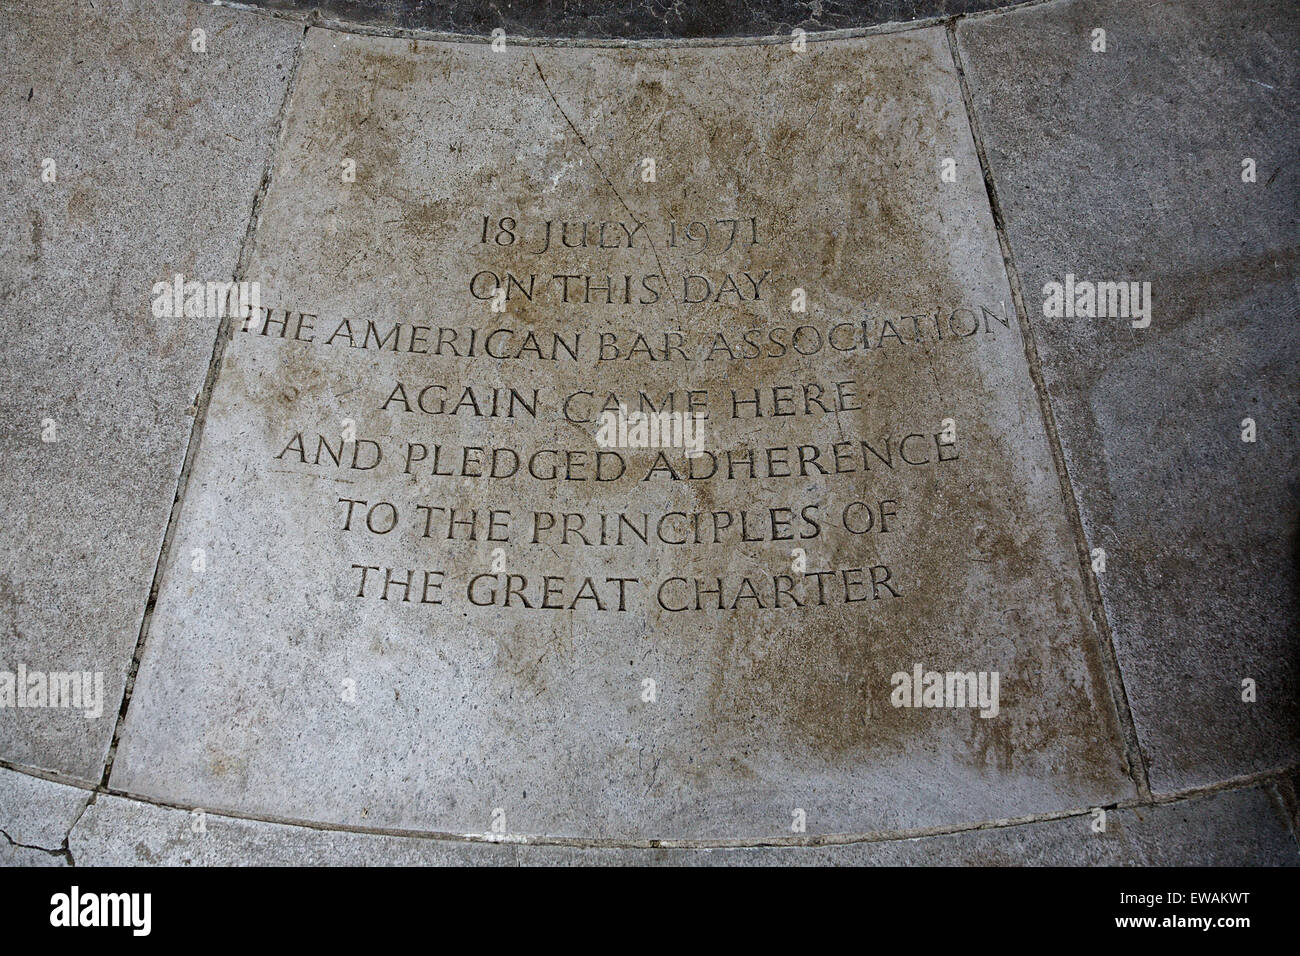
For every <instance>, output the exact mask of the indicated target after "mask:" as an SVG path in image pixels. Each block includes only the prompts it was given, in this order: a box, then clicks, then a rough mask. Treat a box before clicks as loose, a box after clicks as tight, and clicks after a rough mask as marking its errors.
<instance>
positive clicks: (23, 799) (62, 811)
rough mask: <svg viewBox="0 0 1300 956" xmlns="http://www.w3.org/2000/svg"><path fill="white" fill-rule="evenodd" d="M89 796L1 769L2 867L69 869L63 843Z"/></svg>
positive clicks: (26, 775) (0, 863)
mask: <svg viewBox="0 0 1300 956" xmlns="http://www.w3.org/2000/svg"><path fill="white" fill-rule="evenodd" d="M89 800H90V793H89V792H88V791H85V790H78V789H77V788H76V787H69V786H67V785H65V784H61V783H53V782H51V781H49V780H43V779H41V778H39V777H32V776H29V775H28V774H25V773H17V772H15V771H13V770H6V769H5V768H3V767H0V866H66V865H67V859H66V857H64V856H62V855H61V851H62V848H63V841H64V839H65V838H66V837H67V835H68V831H69V830H71V829H72V824H73V823H74V822H75V821H76V819H77V815H78V814H80V813H81V811H82V810H83V809H84V808H85V806H86V803H87V802H88V801H89Z"/></svg>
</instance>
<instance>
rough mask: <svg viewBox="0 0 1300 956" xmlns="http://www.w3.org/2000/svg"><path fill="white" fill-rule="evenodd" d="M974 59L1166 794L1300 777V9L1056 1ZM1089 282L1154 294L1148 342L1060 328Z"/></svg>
mask: <svg viewBox="0 0 1300 956" xmlns="http://www.w3.org/2000/svg"><path fill="white" fill-rule="evenodd" d="M1096 29H1104V30H1105V31H1106V44H1107V49H1106V52H1093V50H1092V45H1093V31H1094V30H1096ZM958 38H959V42H960V50H961V55H962V58H963V61H964V65H965V69H966V72H967V76H968V79H969V84H970V88H971V92H972V96H973V101H974V105H975V109H976V115H977V121H978V126H979V128H980V130H981V131H982V136H983V138H984V141H985V145H986V148H987V154H988V160H989V164H990V166H991V169H992V173H993V177H994V179H995V181H996V183H997V189H998V194H999V197H1000V200H1001V206H1002V213H1003V216H1004V217H1005V220H1006V228H1007V234H1008V237H1009V241H1010V244H1011V250H1012V255H1013V258H1014V261H1015V264H1016V266H1017V269H1018V271H1019V274H1020V276H1021V279H1022V281H1023V285H1024V289H1025V295H1026V297H1027V307H1028V309H1029V312H1030V315H1031V325H1032V327H1033V329H1034V338H1035V341H1036V344H1037V350H1038V354H1039V356H1040V357H1041V360H1042V369H1043V377H1044V380H1045V382H1046V385H1047V389H1048V391H1049V393H1050V397H1051V402H1052V408H1053V411H1054V415H1055V420H1056V423H1057V426H1058V428H1059V431H1060V436H1061V442H1062V445H1063V448H1064V454H1065V459H1066V464H1067V467H1068V472H1069V475H1070V479H1071V481H1072V482H1073V485H1074V489H1075V495H1076V497H1077V498H1078V501H1079V507H1080V509H1081V512H1082V518H1083V524H1084V530H1085V533H1086V536H1087V539H1088V544H1089V547H1090V548H1102V549H1104V550H1105V553H1106V569H1105V572H1104V573H1101V574H1100V575H1099V576H1098V580H1099V583H1100V587H1101V593H1102V596H1103V598H1104V603H1105V611H1106V615H1107V618H1108V620H1109V622H1110V627H1111V630H1112V631H1113V634H1114V641H1115V645H1116V650H1117V654H1118V658H1119V663H1120V667H1121V670H1122V673H1123V678H1124V684H1125V687H1126V688H1127V692H1128V696H1129V701H1130V703H1131V706H1132V712H1133V715H1134V720H1135V722H1136V725H1137V731H1138V735H1139V738H1140V742H1141V745H1142V748H1143V751H1144V752H1145V754H1146V756H1147V759H1148V761H1149V764H1150V778H1151V783H1152V786H1153V787H1154V788H1155V789H1156V790H1157V791H1175V790H1178V789H1181V788H1185V787H1189V786H1194V785H1199V784H1204V783H1209V782H1213V781H1216V780H1221V779H1226V778H1230V777H1232V776H1235V775H1239V774H1245V773H1250V772H1255V771H1260V770H1266V769H1269V768H1274V767H1285V766H1288V765H1293V764H1295V762H1296V759H1297V754H1300V675H1298V673H1297V661H1300V627H1298V626H1297V624H1298V623H1300V608H1298V605H1297V589H1296V586H1295V582H1296V571H1295V569H1296V541H1297V504H1298V502H1300V482H1298V481H1297V474H1298V473H1300V469H1298V468H1297V465H1298V464H1300V457H1298V456H1300V441H1297V438H1298V437H1300V409H1298V408H1297V405H1296V401H1295V398H1296V394H1297V390H1296V386H1297V378H1296V368H1297V357H1298V356H1300V323H1297V317H1298V316H1300V303H1298V301H1297V285H1296V280H1295V274H1296V246H1295V236H1296V234H1297V233H1296V229H1297V218H1298V217H1297V212H1298V206H1297V198H1296V197H1297V196H1298V195H1300V190H1298V189H1297V185H1298V183H1297V180H1298V178H1300V170H1297V167H1296V165H1295V163H1294V162H1293V159H1294V157H1295V155H1296V152H1297V147H1300V135H1298V133H1297V126H1296V124H1295V122H1294V116H1293V110H1294V103H1295V101H1296V97H1297V95H1300V68H1298V67H1297V63H1296V58H1295V50H1296V47H1297V43H1298V42H1300V17H1297V16H1296V8H1295V5H1294V4H1293V3H1289V2H1281V0H1279V2H1260V3H1251V4H1232V3H1223V2H1212V0H1187V2H1180V3H1169V4H1130V3H1123V2H1093V0H1088V2H1068V3H1050V4H1045V5H1043V6H1038V7H1033V8H1029V9H1025V10H1021V11H1015V12H1009V13H1007V14H1001V15H995V16H990V17H987V18H981V19H979V20H977V21H975V20H972V21H968V22H962V23H961V24H960V25H959V27H958ZM1247 158H1248V159H1252V160H1253V161H1254V163H1255V167H1256V171H1257V181H1256V182H1250V183H1248V182H1244V181H1243V165H1242V164H1243V160H1244V159H1247ZM1067 275H1072V276H1074V277H1076V278H1077V280H1079V281H1090V282H1097V281H1130V282H1149V283H1150V284H1151V285H1150V288H1151V296H1152V303H1153V308H1152V314H1151V320H1150V325H1149V327H1146V328H1135V327H1133V324H1132V321H1133V320H1131V319H1125V318H1115V317H1107V318H1082V317H1075V318H1067V317H1061V318H1052V317H1049V316H1048V315H1046V314H1045V313H1044V311H1043V308H1044V306H1045V304H1046V303H1045V299H1046V296H1047V292H1046V287H1047V285H1048V283H1051V282H1064V281H1065V277H1066V276H1067ZM1138 321H1141V319H1139V320H1138ZM1247 418H1250V419H1253V420H1254V422H1255V423H1256V427H1257V438H1256V441H1255V442H1253V443H1247V442H1245V441H1243V440H1242V434H1243V422H1244V420H1245V419H1247ZM1247 678H1249V679H1251V680H1253V681H1254V682H1255V683H1256V685H1257V700H1256V701H1255V702H1254V703H1245V702H1243V699H1242V698H1243V684H1242V682H1243V680H1244V679H1247Z"/></svg>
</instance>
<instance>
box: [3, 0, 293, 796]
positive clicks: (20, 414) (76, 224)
mask: <svg viewBox="0 0 1300 956" xmlns="http://www.w3.org/2000/svg"><path fill="white" fill-rule="evenodd" d="M237 16H239V15H236V14H232V13H231V12H229V11H222V10H214V9H208V8H204V7H201V6H197V5H194V4H177V3H169V2H147V0H146V2H131V3H125V4H114V5H112V6H111V7H106V6H105V5H104V4H100V5H99V6H98V7H97V8H96V7H92V6H91V5H90V4H86V3H73V2H68V0H59V2H52V3H41V4H6V5H5V6H4V8H3V9H0V88H2V89H3V95H4V104H5V105H4V107H3V108H2V109H0V131H2V132H3V137H2V138H3V142H4V146H3V147H2V150H3V155H4V160H5V167H6V169H7V170H9V177H8V180H7V188H6V189H5V190H4V192H3V194H0V246H3V248H4V249H5V252H6V254H5V255H4V257H3V259H0V459H3V477H4V491H3V495H0V521H3V525H4V537H5V543H6V546H5V547H4V549H3V551H2V552H0V630H2V632H3V639H0V703H3V705H4V706H0V757H3V758H4V759H6V760H10V761H14V762H17V763H21V764H26V765H30V766H34V767H40V768H45V769H49V770H57V771H61V772H63V773H66V774H69V775H72V776H74V777H78V778H82V779H84V780H93V781H95V782H98V780H99V778H100V776H101V774H102V772H103V765H104V759H105V754H106V752H107V750H108V747H109V742H110V740H111V738H112V734H113V725H114V721H115V719H116V717H117V713H118V709H119V705H120V703H121V700H122V688H123V681H124V678H125V676H126V672H127V669H128V667H129V665H130V661H131V655H132V652H133V650H134V648H135V644H136V639H137V636H138V635H139V632H140V623H141V616H142V615H143V613H144V609H145V604H146V602H147V599H148V595H149V588H150V582H151V580H152V578H153V573H154V568H155V564H156V562H157V560H158V554H159V548H160V546H161V543H162V537H163V532H164V529H165V527H166V523H167V516H168V513H169V510H170V508H171V504H172V500H173V498H174V496H175V493H176V481H177V476H178V473H179V471H180V468H181V463H182V461H183V459H184V456H185V448H186V443H187V441H188V438H189V435H190V432H191V429H192V427H193V423H194V419H193V417H192V416H193V412H194V409H193V408H192V407H191V406H192V405H193V403H194V402H195V400H196V397H197V395H198V393H199V390H200V388H201V387H202V385H203V381H204V376H205V374H206V372H207V369H208V365H209V360H210V357H211V354H212V346H213V343H214V341H215V336H216V329H217V320H216V319H205V318H201V317H190V318H185V317H182V318H178V319H165V318H155V316H154V314H153V312H152V310H151V296H150V292H151V288H152V286H153V284H154V283H155V282H157V281H160V280H163V279H167V280H170V279H172V277H173V276H174V275H175V274H177V273H182V274H185V275H186V276H188V277H190V278H192V279H198V280H200V281H207V280H213V281H229V279H230V278H231V275H232V273H233V271H234V268H235V262H236V258H237V254H238V250H239V245H240V241H241V240H242V238H243V236H244V234H245V231H246V227H247V223H248V219H249V215H250V213H251V210H252V204H253V197H254V194H255V193H256V191H257V188H258V184H259V182H260V180H261V177H262V173H263V169H264V165H265V163H266V162H267V159H268V156H269V152H270V149H271V146H272V139H273V132H272V131H273V126H274V121H275V119H276V116H277V114H278V111H279V107H280V105H281V102H282V99H283V96H284V93H285V90H286V82H287V77H288V72H289V68H290V66H291V63H292V57H293V51H294V46H295V43H296V41H297V39H298V37H299V36H300V35H301V29H300V28H299V27H295V26H293V25H290V24H285V23H278V22H273V21H270V20H266V19H262V18H258V19H256V20H249V19H247V18H243V19H241V20H240V21H239V22H238V24H236V22H235V18H236V17H237ZM195 30H202V31H204V35H205V36H206V38H207V43H206V49H207V50H208V52H207V53H206V54H198V53H195V52H193V51H192V49H191V42H192V41H191V38H192V35H193V31H195ZM55 674H63V675H76V685H77V688H78V695H77V697H76V698H73V697H71V695H70V689H71V684H70V683H67V682H66V681H65V682H64V683H59V681H58V680H57V679H56V678H55V677H54V676H53V675H55ZM82 675H85V680H84V687H85V689H86V691H87V693H86V694H85V695H82V694H81V693H80V689H81V687H82V686H83V680H82ZM20 677H21V679H22V680H21V683H22V686H23V688H24V689H27V688H29V687H30V689H31V690H32V693H30V694H26V693H20V692H19V689H18V687H16V686H15V685H16V684H17V683H18V682H19V679H20ZM68 680H71V678H68ZM52 681H54V683H55V686H56V687H59V688H64V689H67V690H68V691H69V693H68V694H67V695H66V696H65V695H64V694H63V693H62V692H60V693H59V696H58V700H59V701H60V702H63V701H64V700H68V701H69V702H70V703H74V704H76V706H58V707H55V706H50V705H51V703H52V702H53V700H54V695H53V694H52V693H51V692H50V691H49V687H50V686H51V682H52ZM29 682H30V684H29ZM36 688H40V692H39V694H37V693H36Z"/></svg>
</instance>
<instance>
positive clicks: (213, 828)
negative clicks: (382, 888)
mask: <svg viewBox="0 0 1300 956" xmlns="http://www.w3.org/2000/svg"><path fill="white" fill-rule="evenodd" d="M199 831H201V832H199ZM68 849H69V850H70V851H71V854H72V858H73V859H74V860H76V862H77V865H78V866H511V865H514V863H515V848H514V846H512V845H511V844H508V843H471V842H462V841H457V840H432V839H424V838H419V837H395V836H387V835H382V834H367V833H348V832H345V831H342V830H317V829H313V828H311V827H303V826H288V825H285V824H282V823H263V822H261V821H257V820H241V819H238V818H234V817H223V816H219V815H217V814H212V813H205V814H203V815H202V816H199V815H198V814H195V813H192V812H190V811H186V810H176V809H172V808H170V807H160V806H156V805H154V804H150V803H140V802H138V801H135V800H124V799H122V798H121V797H105V796H101V797H100V798H99V799H98V800H96V801H95V803H94V804H93V805H92V806H91V807H90V808H89V809H88V810H87V811H86V813H85V815H84V816H83V817H82V819H81V821H80V823H79V824H78V825H77V827H76V829H75V830H73V832H72V835H71V837H70V839H69V841H68Z"/></svg>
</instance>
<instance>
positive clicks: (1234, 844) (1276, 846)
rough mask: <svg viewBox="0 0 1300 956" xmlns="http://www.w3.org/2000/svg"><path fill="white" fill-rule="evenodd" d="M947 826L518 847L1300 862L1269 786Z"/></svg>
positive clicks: (768, 857) (777, 861)
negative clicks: (905, 833)
mask: <svg viewBox="0 0 1300 956" xmlns="http://www.w3.org/2000/svg"><path fill="white" fill-rule="evenodd" d="M1099 820H1100V818H1098V817H1096V816H1094V815H1092V814H1089V815H1087V816H1080V817H1068V818H1065V819H1061V820H1050V821H1046V822H1042V823H1028V824H1021V825H1018V826H1003V827H994V828H991V829H983V830H967V831H963V832H960V833H951V834H945V835H943V836H933V837H923V838H919V839H912V840H887V841H882V842H877V843H852V844H845V845H840V846H827V847H800V848H774V847H756V848H745V849H719V850H676V849H671V850H665V849H659V850H630V849H629V850H624V849H587V848H584V849H578V848H570V847H544V846H521V847H519V850H518V852H519V863H520V864H521V865H524V866H636V865H646V864H655V865H667V866H738V865H739V866H1296V865H1300V853H1298V852H1297V847H1296V841H1295V837H1294V836H1293V834H1292V833H1291V831H1290V830H1289V828H1288V827H1287V823H1286V819H1285V816H1284V815H1283V814H1282V813H1281V812H1280V810H1279V805H1278V800H1277V797H1276V795H1275V794H1273V793H1272V792H1271V790H1270V789H1269V788H1266V787H1263V788H1259V789H1253V790H1234V791H1227V792H1224V793H1218V794H1214V795H1211V796H1207V797H1201V798H1197V799H1193V800H1184V801H1179V802H1177V803H1171V804H1163V805H1159V806H1152V807H1142V808H1140V809H1135V810H1111V811H1109V812H1108V813H1107V815H1106V819H1105V821H1104V822H1105V829H1104V830H1103V831H1101V832H1096V831H1094V829H1093V825H1094V823H1096V822H1099Z"/></svg>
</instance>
